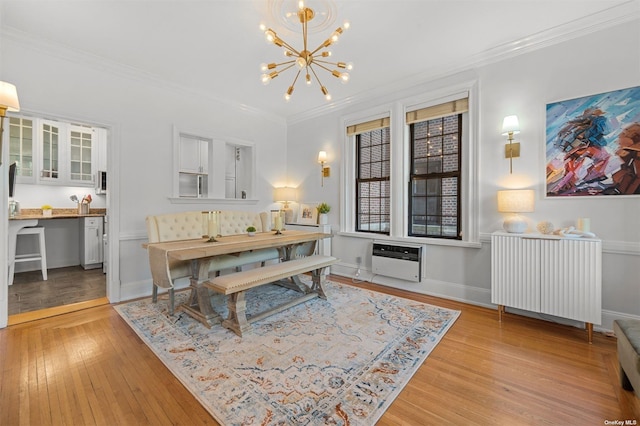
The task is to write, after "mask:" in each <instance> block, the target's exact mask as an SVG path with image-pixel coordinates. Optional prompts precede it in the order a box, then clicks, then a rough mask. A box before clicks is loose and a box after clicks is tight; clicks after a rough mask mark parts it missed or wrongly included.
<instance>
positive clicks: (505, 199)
mask: <svg viewBox="0 0 640 426" xmlns="http://www.w3.org/2000/svg"><path fill="white" fill-rule="evenodd" d="M534 199H535V193H534V191H533V189H514V190H503V191H498V211H499V212H501V213H514V214H512V215H509V216H508V217H507V218H506V219H505V220H504V223H503V224H502V226H503V228H504V230H505V231H507V232H511V233H515V234H522V233H523V232H524V231H526V230H527V221H526V219H525V218H524V217H522V216H520V215H518V213H528V212H532V211H533V208H534Z"/></svg>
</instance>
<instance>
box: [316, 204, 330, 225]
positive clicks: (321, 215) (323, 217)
mask: <svg viewBox="0 0 640 426" xmlns="http://www.w3.org/2000/svg"><path fill="white" fill-rule="evenodd" d="M317 209H318V223H319V224H320V225H326V224H327V223H329V216H328V215H327V213H329V212H330V211H331V206H330V205H329V204H327V203H320V204H318V207H317Z"/></svg>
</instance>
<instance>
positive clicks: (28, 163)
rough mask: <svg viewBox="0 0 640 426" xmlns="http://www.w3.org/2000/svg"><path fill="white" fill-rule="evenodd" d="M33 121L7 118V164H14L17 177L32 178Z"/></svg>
mask: <svg viewBox="0 0 640 426" xmlns="http://www.w3.org/2000/svg"><path fill="white" fill-rule="evenodd" d="M33 161H34V160H33V120H31V119H28V118H21V117H10V118H9V164H13V163H16V164H17V165H18V167H17V175H18V177H26V178H31V177H33Z"/></svg>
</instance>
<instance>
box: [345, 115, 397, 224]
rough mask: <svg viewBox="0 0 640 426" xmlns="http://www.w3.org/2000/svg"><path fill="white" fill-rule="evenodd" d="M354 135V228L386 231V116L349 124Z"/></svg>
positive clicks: (388, 165) (388, 161)
mask: <svg viewBox="0 0 640 426" xmlns="http://www.w3.org/2000/svg"><path fill="white" fill-rule="evenodd" d="M347 134H348V135H350V136H354V135H355V137H356V163H357V164H356V222H355V223H356V226H355V228H356V231H358V232H371V233H379V234H387V235H388V234H389V229H390V219H391V218H390V208H391V205H390V204H391V191H390V169H391V158H390V157H391V155H390V153H391V135H390V131H389V118H383V119H379V120H373V121H369V122H366V123H361V124H357V125H355V126H349V127H348V128H347Z"/></svg>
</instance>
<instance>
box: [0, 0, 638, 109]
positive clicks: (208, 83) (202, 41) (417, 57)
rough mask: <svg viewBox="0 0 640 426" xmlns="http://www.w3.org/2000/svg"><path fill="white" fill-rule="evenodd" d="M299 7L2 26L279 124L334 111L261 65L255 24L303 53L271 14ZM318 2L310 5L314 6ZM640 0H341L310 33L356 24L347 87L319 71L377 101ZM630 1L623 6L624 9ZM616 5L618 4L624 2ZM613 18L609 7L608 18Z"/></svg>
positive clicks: (221, 3)
mask: <svg viewBox="0 0 640 426" xmlns="http://www.w3.org/2000/svg"><path fill="white" fill-rule="evenodd" d="M274 1H275V2H276V3H278V2H287V1H291V0H200V1H192V0H163V1H160V0H117V1H116V0H84V1H77V0H75V1H69V0H41V1H32V0H0V7H1V9H0V13H1V15H0V17H1V24H2V31H11V32H12V33H13V34H22V35H24V36H26V37H28V38H29V39H35V40H36V41H41V42H44V43H49V44H51V45H53V46H57V47H64V48H69V49H71V50H73V51H75V52H86V53H88V54H90V55H91V56H92V57H93V58H96V57H97V58H99V60H100V61H102V60H104V61H106V62H107V63H109V64H110V65H112V66H113V65H114V64H117V66H124V67H127V69H134V70H135V71H136V72H138V71H139V72H142V73H145V74H148V75H151V76H154V77H156V78H158V79H160V80H164V81H168V82H171V83H172V84H175V85H178V86H181V87H185V88H188V89H191V90H198V91H203V92H205V93H206V94H207V95H209V96H214V97H216V98H222V99H226V100H230V101H232V102H237V103H240V104H243V105H246V106H247V107H248V108H256V109H260V110H265V111H268V112H270V113H273V114H276V115H278V116H282V117H292V116H296V115H297V114H301V113H305V112H309V111H313V110H317V109H322V108H326V104H327V102H326V101H325V100H324V98H323V96H322V94H321V93H320V90H319V86H318V85H317V84H315V85H313V86H311V87H306V86H305V85H304V84H302V81H300V82H298V84H297V85H296V90H295V92H294V95H293V98H292V100H291V101H290V102H288V103H287V102H285V101H284V99H283V96H282V95H283V94H284V92H285V90H286V88H287V87H288V86H289V85H290V84H291V82H292V80H293V77H294V72H293V70H290V71H288V72H287V73H283V74H282V75H281V76H280V77H278V78H277V79H275V80H274V81H273V82H272V84H270V85H269V86H263V85H262V84H261V83H260V81H259V76H260V74H261V73H260V70H259V64H260V63H261V62H275V61H280V60H281V58H283V56H282V52H281V50H280V49H279V48H277V47H275V46H273V45H268V44H267V43H266V42H265V40H264V36H263V34H262V32H261V31H260V30H259V28H258V26H259V24H260V23H265V24H267V26H269V27H272V28H273V29H274V30H275V31H276V32H278V34H279V35H280V37H282V38H283V39H284V40H285V41H287V42H289V43H290V44H292V45H294V46H295V47H298V46H299V45H300V44H301V35H300V34H296V33H294V32H292V31H291V30H288V29H287V28H285V27H284V26H283V24H282V23H280V22H278V21H276V20H275V19H274V18H273V17H272V14H271V13H270V12H271V11H272V10H273V8H274V3H273V2H274ZM314 1H318V0H308V4H309V5H310V6H311V7H314V3H313V2H314ZM638 4H639V3H638V1H637V0H631V1H629V0H421V1H420V0H336V4H335V6H336V12H337V14H336V15H337V20H336V22H335V23H334V24H332V25H331V26H330V28H328V29H326V30H323V31H321V32H318V33H316V34H312V35H310V37H309V39H310V44H311V45H314V47H315V45H317V44H319V43H320V42H322V41H323V40H324V39H325V38H326V37H327V36H328V35H329V33H330V32H331V31H332V30H333V29H335V28H337V27H338V26H340V25H341V24H342V22H343V20H345V19H348V20H349V21H350V22H351V29H350V30H349V31H347V32H345V34H344V35H343V37H342V39H341V40H340V42H339V43H338V44H336V45H335V46H332V48H331V50H332V52H333V56H332V59H333V60H336V61H338V60H339V61H345V62H349V61H351V62H353V63H354V65H355V67H354V70H353V71H352V72H351V81H350V82H349V83H348V84H347V85H342V84H340V83H339V82H338V81H337V80H336V79H335V78H333V77H331V76H330V75H328V74H327V73H324V72H322V74H320V77H321V79H322V82H323V84H324V85H325V86H326V87H327V88H328V89H329V91H330V92H331V94H332V95H333V102H336V103H344V102H348V100H349V99H354V98H361V97H366V96H368V95H372V94H375V93H377V92H379V91H381V90H383V89H384V88H385V86H387V87H388V86H389V85H397V84H398V83H399V82H403V81H417V80H420V79H425V78H426V77H429V76H433V75H436V74H437V73H438V72H442V71H443V70H447V69H453V68H455V67H457V66H460V65H462V64H465V63H469V62H470V61H473V60H477V59H478V58H482V57H483V56H488V55H489V54H490V53H491V52H496V51H497V49H501V50H503V51H506V50H507V49H511V50H514V49H516V48H517V47H518V46H519V43H524V44H526V42H527V39H531V38H532V37H533V38H535V37H540V35H541V34H549V33H551V32H554V31H559V29H562V28H568V29H569V31H565V33H566V32H570V30H575V27H576V26H578V27H579V26H580V25H582V23H583V22H589V21H594V20H595V21H597V20H602V17H603V16H604V17H611V16H612V15H615V14H616V11H620V10H623V9H625V7H626V8H627V9H628V8H629V5H631V8H632V10H634V9H635V8H637V5H638ZM620 5H622V6H620ZM617 6H619V7H617ZM603 11H606V12H603Z"/></svg>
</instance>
